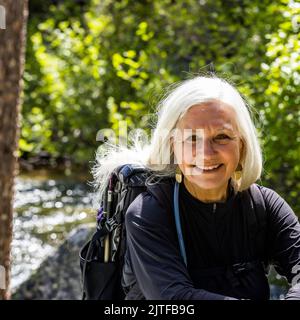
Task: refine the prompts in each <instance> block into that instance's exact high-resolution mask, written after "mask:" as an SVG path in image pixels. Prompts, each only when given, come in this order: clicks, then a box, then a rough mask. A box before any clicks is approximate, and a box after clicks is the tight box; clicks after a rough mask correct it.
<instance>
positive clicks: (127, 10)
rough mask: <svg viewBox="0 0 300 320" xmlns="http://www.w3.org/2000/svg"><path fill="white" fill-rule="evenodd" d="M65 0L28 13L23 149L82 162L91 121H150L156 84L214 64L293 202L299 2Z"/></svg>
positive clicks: (297, 187)
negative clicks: (238, 96)
mask: <svg viewBox="0 0 300 320" xmlns="http://www.w3.org/2000/svg"><path fill="white" fill-rule="evenodd" d="M75 8H77V6H73V5H72V1H64V4H63V5H59V6H53V5H52V6H50V8H49V12H48V13H47V14H45V12H43V15H39V14H38V13H36V15H34V14H33V15H32V16H31V19H30V25H29V37H28V46H27V47H28V49H27V63H26V72H25V76H24V78H25V95H24V97H25V103H24V108H23V125H22V136H21V140H20V148H21V152H22V154H23V156H26V155H28V154H29V155H32V154H37V153H39V152H41V151H47V152H49V153H50V154H51V155H53V156H66V157H70V158H71V159H72V161H73V162H78V163H84V162H87V161H90V160H92V159H93V156H94V152H95V150H96V148H97V146H98V145H99V142H97V141H96V135H97V131H98V130H99V129H102V128H113V129H114V130H119V121H120V120H125V121H127V124H128V128H129V129H131V128H136V127H141V128H145V129H146V130H150V126H149V124H148V123H147V119H148V118H147V117H148V116H149V114H151V113H153V107H154V105H155V103H156V102H157V100H158V95H160V94H162V93H163V89H164V88H166V87H167V86H168V85H170V84H172V83H174V82H177V81H179V80H181V79H184V78H187V77H190V76H192V75H194V74H198V73H199V72H207V71H216V72H217V74H219V75H221V76H224V77H225V78H229V79H231V81H232V82H234V83H235V84H237V86H238V88H239V89H240V91H241V92H242V93H243V94H244V95H245V96H246V98H247V99H248V100H249V101H250V104H251V105H252V106H253V108H254V114H253V116H254V118H255V120H256V121H257V123H258V128H259V135H260V138H261V142H262V144H263V146H264V154H265V169H266V171H265V174H264V177H263V181H264V182H265V183H266V184H268V185H271V186H274V189H278V188H279V190H280V191H282V193H283V194H284V195H285V196H287V197H288V200H289V201H290V202H291V204H292V205H293V206H296V208H297V210H299V209H300V204H299V202H298V203H297V201H298V200H297V199H296V197H297V195H298V194H299V191H300V184H299V181H300V180H299V175H300V167H299V163H298V161H297V160H298V159H299V142H300V136H299V117H300V115H299V107H298V106H299V97H298V94H297V93H298V91H299V90H298V91H297V88H298V87H299V81H300V80H299V23H300V22H299V6H297V5H296V4H294V3H293V2H292V1H287V0H281V1H267V0H263V1H258V0H252V1H250V0H243V1H236V0H226V1H225V0H214V1H212V0H206V1H205V0H203V1H202V0H201V1H196V0H179V1H173V0H159V1H158V0H145V1H133V0H120V1H112V0H102V1H96V0H91V1H86V3H85V6H84V7H80V10H79V9H78V8H77V10H76V9H75ZM41 17H42V18H41ZM40 19H42V20H40ZM299 211H300V210H299Z"/></svg>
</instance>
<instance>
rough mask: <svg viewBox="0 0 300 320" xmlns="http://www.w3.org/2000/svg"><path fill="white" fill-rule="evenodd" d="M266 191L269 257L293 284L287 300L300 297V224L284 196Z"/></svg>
mask: <svg viewBox="0 0 300 320" xmlns="http://www.w3.org/2000/svg"><path fill="white" fill-rule="evenodd" d="M264 192H265V201H266V206H267V210H268V212H269V214H270V216H269V217H270V228H269V241H268V242H269V257H270V260H271V263H272V264H273V265H274V268H275V270H276V271H277V272H278V273H279V274H280V275H282V276H284V277H286V278H287V280H288V282H289V284H291V285H292V287H291V288H290V289H289V291H288V293H287V295H286V297H285V299H286V300H289V299H295V300H300V224H299V221H298V218H297V216H296V215H295V213H294V212H293V210H292V209H291V207H290V206H289V205H288V204H287V202H286V201H285V200H284V199H283V198H282V197H280V196H279V195H278V194H277V193H276V192H275V191H273V190H271V189H268V188H264Z"/></svg>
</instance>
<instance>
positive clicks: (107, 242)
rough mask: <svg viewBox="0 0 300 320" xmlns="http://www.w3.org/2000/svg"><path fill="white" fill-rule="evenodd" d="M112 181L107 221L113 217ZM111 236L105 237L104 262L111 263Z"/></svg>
mask: <svg viewBox="0 0 300 320" xmlns="http://www.w3.org/2000/svg"><path fill="white" fill-rule="evenodd" d="M111 186H112V181H111V179H110V181H109V187H108V191H107V206H106V221H107V220H108V219H109V218H110V215H111V204H112V190H111ZM110 258H111V257H110V234H108V235H106V236H105V239H104V262H108V261H110Z"/></svg>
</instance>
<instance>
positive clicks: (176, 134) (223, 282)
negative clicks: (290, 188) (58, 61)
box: [95, 77, 300, 300]
mask: <svg viewBox="0 0 300 320" xmlns="http://www.w3.org/2000/svg"><path fill="white" fill-rule="evenodd" d="M114 159H115V160H116V161H113V160H114ZM125 162H127V163H128V162H132V163H141V164H143V165H145V166H146V167H148V168H150V169H151V170H152V171H153V172H154V175H155V176H158V177H160V180H159V182H157V183H155V184H152V185H149V186H148V190H147V192H143V193H142V194H140V195H139V196H138V197H137V198H136V199H135V200H134V201H133V202H132V203H131V205H130V206H129V208H128V210H127V212H126V219H125V224H126V232H127V251H126V255H125V264H124V268H123V278H122V285H123V287H124V290H125V292H126V293H127V296H126V299H128V300H130V299H168V300H169V299H172V300H179V299H180V300H207V299H208V300H227V299H269V294H270V292H269V285H268V281H267V277H266V272H267V270H268V266H269V265H270V264H273V265H274V266H275V269H276V270H277V271H278V272H279V274H281V275H283V276H285V277H286V278H287V279H288V281H289V282H290V283H291V284H293V286H292V287H291V288H290V290H289V292H288V294H287V295H286V297H285V298H286V299H300V284H297V283H295V282H297V281H295V279H296V280H297V279H298V278H299V276H298V275H297V274H296V273H297V271H299V269H300V225H299V222H298V219H297V217H296V215H295V214H294V212H293V210H292V209H291V208H290V207H289V205H288V204H287V203H286V202H285V201H284V200H283V199H282V198H281V197H280V196H279V195H278V194H277V193H276V192H275V191H273V190H271V189H269V188H265V187H263V186H259V185H256V184H255V182H256V181H257V180H258V179H259V178H260V176H261V172H262V154H261V149H260V146H259V142H258V139H257V135H256V130H255V127H254V125H253V122H252V120H251V116H250V113H249V111H248V108H247V107H246V104H245V102H244V100H243V99H242V97H241V96H240V94H239V93H238V92H237V90H236V89H235V88H234V87H233V86H231V85H230V84H229V83H228V82H226V81H224V80H222V79H219V78H216V77H196V78H194V79H190V80H187V81H185V82H183V83H181V84H180V85H178V86H177V87H176V88H175V89H174V90H173V91H172V92H171V93H170V94H169V95H168V96H167V97H166V98H165V99H164V100H163V101H162V102H161V104H160V106H159V110H158V122H157V125H156V127H155V130H154V133H153V137H152V140H151V143H150V145H149V146H144V147H143V148H137V147H136V146H135V147H133V148H132V149H124V150H122V151H115V152H112V151H107V152H106V154H103V153H100V154H99V156H98V166H97V168H96V170H95V173H96V174H97V176H96V178H97V179H98V182H100V183H101V181H103V180H104V179H105V177H107V174H108V173H109V172H110V171H111V170H112V169H113V168H114V167H115V166H117V165H120V164H123V163H125ZM175 180H176V181H175ZM101 192H102V190H100V194H101ZM251 199H252V200H251ZM257 208H260V209H257ZM262 208H263V209H262ZM174 210H175V211H176V212H177V213H178V214H179V218H178V220H177V221H176V218H175V219H174ZM255 217H256V218H255ZM255 219H256V220H255ZM180 230H181V232H182V238H181V233H180ZM298 266H299V268H298Z"/></svg>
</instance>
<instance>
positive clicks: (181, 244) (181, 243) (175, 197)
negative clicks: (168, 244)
mask: <svg viewBox="0 0 300 320" xmlns="http://www.w3.org/2000/svg"><path fill="white" fill-rule="evenodd" d="M178 198H179V183H178V182H177V181H176V182H175V187H174V194H173V201H174V216H175V223H176V230H177V235H178V240H179V247H180V252H181V255H182V258H183V260H184V263H185V265H187V259H186V253H185V247H184V241H183V236H182V230H181V224H180V218H179V205H178Z"/></svg>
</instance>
